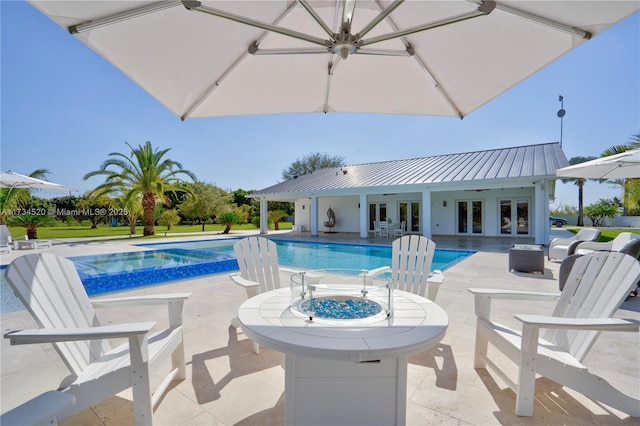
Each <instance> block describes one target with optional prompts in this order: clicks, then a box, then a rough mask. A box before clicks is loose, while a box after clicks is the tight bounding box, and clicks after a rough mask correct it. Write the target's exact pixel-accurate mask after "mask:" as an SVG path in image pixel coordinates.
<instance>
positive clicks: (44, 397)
mask: <svg viewBox="0 0 640 426" xmlns="http://www.w3.org/2000/svg"><path fill="white" fill-rule="evenodd" d="M75 403H76V398H75V397H74V396H73V395H70V394H68V393H62V392H58V391H48V392H45V393H43V394H41V395H38V396H37V397H35V398H33V399H30V400H29V401H27V402H25V403H24V404H22V405H20V406H18V407H16V408H14V409H13V410H11V411H7V412H6V413H4V414H3V415H1V416H0V425H6V426H13V425H20V426H44V425H48V426H55V425H57V424H58V415H59V414H60V413H63V412H64V411H66V410H68V409H69V408H71V407H73V404H75Z"/></svg>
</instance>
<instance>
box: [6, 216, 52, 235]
mask: <svg viewBox="0 0 640 426" xmlns="http://www.w3.org/2000/svg"><path fill="white" fill-rule="evenodd" d="M7 223H8V224H9V225H10V226H22V227H23V228H26V229H27V238H28V239H30V240H37V239H38V229H37V228H38V227H41V226H53V225H55V223H56V221H55V219H54V218H52V217H51V216H48V215H46V214H18V215H15V216H12V217H10V218H9V219H8V220H7Z"/></svg>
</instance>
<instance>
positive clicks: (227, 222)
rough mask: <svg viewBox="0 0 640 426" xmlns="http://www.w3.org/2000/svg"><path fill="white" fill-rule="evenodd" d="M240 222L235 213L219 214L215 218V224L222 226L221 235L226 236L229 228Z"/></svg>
mask: <svg viewBox="0 0 640 426" xmlns="http://www.w3.org/2000/svg"><path fill="white" fill-rule="evenodd" d="M239 221H240V216H239V215H237V214H236V213H230V212H227V213H221V214H219V215H218V217H216V222H218V223H220V224H222V225H224V231H223V232H222V233H223V234H228V233H229V232H230V231H231V227H232V226H233V225H235V224H236V223H238V222H239Z"/></svg>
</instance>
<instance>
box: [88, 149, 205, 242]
mask: <svg viewBox="0 0 640 426" xmlns="http://www.w3.org/2000/svg"><path fill="white" fill-rule="evenodd" d="M125 143H126V144H127V146H128V147H129V148H131V154H130V155H125V154H122V153H120V152H112V153H111V154H109V156H110V157H111V158H109V159H107V160H106V161H105V162H104V163H102V166H100V169H99V170H96V171H93V172H90V173H87V174H86V175H85V176H84V177H83V179H84V180H87V179H89V178H90V177H92V176H98V175H104V176H106V179H105V181H104V183H103V184H101V185H100V186H98V187H97V188H96V189H94V190H93V191H92V194H93V195H104V194H109V193H121V194H122V196H123V198H124V200H125V202H126V201H128V200H130V199H131V198H134V197H137V196H139V195H140V194H142V209H143V221H144V233H143V234H144V235H145V236H146V235H154V234H155V230H154V216H153V210H154V208H155V206H156V201H158V200H163V201H164V197H165V196H164V193H165V192H166V191H172V190H174V189H176V188H177V187H178V185H179V184H180V183H181V182H182V180H181V179H179V178H178V177H177V176H178V175H181V174H184V175H187V176H189V177H190V178H191V179H193V180H194V181H195V180H196V177H195V175H194V174H193V173H192V172H190V171H189V170H185V169H183V168H182V164H180V163H178V162H177V161H174V160H171V159H168V158H164V156H165V155H166V154H167V152H169V151H170V148H169V149H163V150H160V149H158V148H155V149H154V148H153V146H152V145H151V142H149V141H147V142H145V144H144V145H139V146H138V147H137V148H133V147H132V146H131V145H130V144H129V143H128V142H125ZM110 168H112V169H110Z"/></svg>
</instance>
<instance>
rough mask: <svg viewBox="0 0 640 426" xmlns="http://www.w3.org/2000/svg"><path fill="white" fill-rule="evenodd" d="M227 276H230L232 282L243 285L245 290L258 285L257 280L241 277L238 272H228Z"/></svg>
mask: <svg viewBox="0 0 640 426" xmlns="http://www.w3.org/2000/svg"><path fill="white" fill-rule="evenodd" d="M229 278H231V281H233V282H234V283H236V284H238V285H239V286H242V287H244V288H245V290H246V289H250V288H254V287H255V288H257V287H260V284H259V283H258V282H256V281H251V280H248V279H246V278H243V277H242V276H240V274H229Z"/></svg>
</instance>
